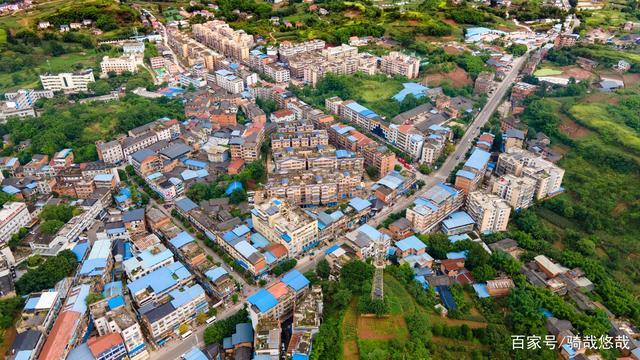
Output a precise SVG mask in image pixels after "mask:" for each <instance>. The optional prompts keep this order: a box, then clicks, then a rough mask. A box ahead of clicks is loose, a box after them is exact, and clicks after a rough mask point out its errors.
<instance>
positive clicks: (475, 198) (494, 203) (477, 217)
mask: <svg viewBox="0 0 640 360" xmlns="http://www.w3.org/2000/svg"><path fill="white" fill-rule="evenodd" d="M466 206H467V213H469V215H470V216H471V217H472V218H473V220H474V221H475V222H476V228H477V229H478V231H479V232H481V233H492V232H497V231H505V230H507V224H508V223H509V214H510V213H511V207H510V206H509V204H508V203H507V202H506V201H505V200H504V199H502V198H501V197H499V196H497V195H493V194H487V193H484V192H481V191H474V192H471V193H469V195H468V196H467V204H466Z"/></svg>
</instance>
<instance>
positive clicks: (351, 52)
mask: <svg viewBox="0 0 640 360" xmlns="http://www.w3.org/2000/svg"><path fill="white" fill-rule="evenodd" d="M287 62H288V65H289V70H290V72H291V76H292V77H295V78H298V79H302V80H304V81H305V82H306V83H308V84H311V85H312V86H315V84H316V83H317V82H318V80H320V79H322V77H324V75H325V74H328V73H334V74H343V75H348V74H353V73H355V72H357V71H361V72H364V73H366V74H370V75H373V74H375V72H376V71H377V68H378V60H377V57H375V56H373V55H371V54H368V53H358V48H356V47H353V46H349V45H346V44H342V45H340V46H335V47H330V48H326V49H322V50H320V51H309V52H300V53H298V54H296V55H293V56H291V57H289V58H287Z"/></svg>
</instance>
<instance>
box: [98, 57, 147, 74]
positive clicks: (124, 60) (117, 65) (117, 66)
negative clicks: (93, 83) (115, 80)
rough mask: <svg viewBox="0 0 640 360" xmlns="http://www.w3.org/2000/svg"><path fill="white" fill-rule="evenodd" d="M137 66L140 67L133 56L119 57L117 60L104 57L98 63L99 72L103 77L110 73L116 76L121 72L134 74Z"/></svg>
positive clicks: (137, 60)
mask: <svg viewBox="0 0 640 360" xmlns="http://www.w3.org/2000/svg"><path fill="white" fill-rule="evenodd" d="M138 65H140V60H139V59H138V58H136V56H135V55H129V56H120V57H117V58H111V57H108V56H105V57H103V58H102V61H101V62H100V72H101V73H102V75H103V76H107V75H108V74H109V73H110V72H114V73H116V74H118V75H120V74H122V73H123V72H130V73H135V72H137V71H138Z"/></svg>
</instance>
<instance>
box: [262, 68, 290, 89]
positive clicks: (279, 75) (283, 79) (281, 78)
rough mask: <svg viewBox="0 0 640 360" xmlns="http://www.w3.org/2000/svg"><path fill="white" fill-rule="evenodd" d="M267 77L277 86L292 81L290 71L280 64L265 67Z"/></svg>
mask: <svg viewBox="0 0 640 360" xmlns="http://www.w3.org/2000/svg"><path fill="white" fill-rule="evenodd" d="M263 72H264V74H265V75H267V76H268V77H270V78H271V79H273V81H274V82H275V83H276V84H282V83H288V82H289V80H291V73H290V72H289V69H287V68H285V67H284V66H282V65H278V64H266V65H264V66H263Z"/></svg>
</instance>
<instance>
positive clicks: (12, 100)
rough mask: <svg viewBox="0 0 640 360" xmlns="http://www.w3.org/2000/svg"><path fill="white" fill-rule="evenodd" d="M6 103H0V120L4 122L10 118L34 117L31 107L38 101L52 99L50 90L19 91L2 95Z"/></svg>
mask: <svg viewBox="0 0 640 360" xmlns="http://www.w3.org/2000/svg"><path fill="white" fill-rule="evenodd" d="M4 97H5V99H6V101H1V102H0V120H2V121H4V120H6V119H8V118H10V117H29V116H36V112H35V110H34V109H33V105H34V104H35V102H36V101H38V99H42V98H47V99H50V98H52V97H53V91H51V90H33V89H28V90H25V89H20V90H18V91H16V92H8V93H5V94H4Z"/></svg>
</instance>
